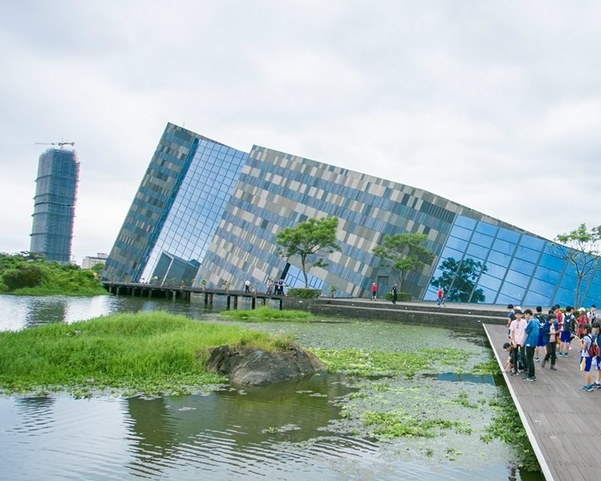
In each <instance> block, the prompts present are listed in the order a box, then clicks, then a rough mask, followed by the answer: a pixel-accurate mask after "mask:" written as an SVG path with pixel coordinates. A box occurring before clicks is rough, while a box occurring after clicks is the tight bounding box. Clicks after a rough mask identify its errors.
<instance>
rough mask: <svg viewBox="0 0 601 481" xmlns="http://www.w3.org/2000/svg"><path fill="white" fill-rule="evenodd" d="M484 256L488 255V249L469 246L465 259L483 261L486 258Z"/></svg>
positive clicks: (474, 245) (473, 245)
mask: <svg viewBox="0 0 601 481" xmlns="http://www.w3.org/2000/svg"><path fill="white" fill-rule="evenodd" d="M486 254H488V249H487V248H486V247H481V246H479V245H476V244H470V246H469V247H468V248H467V253H466V256H467V257H474V258H476V259H477V260H483V259H485V258H486Z"/></svg>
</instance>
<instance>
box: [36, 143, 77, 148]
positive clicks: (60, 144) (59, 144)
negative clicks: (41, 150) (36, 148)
mask: <svg viewBox="0 0 601 481" xmlns="http://www.w3.org/2000/svg"><path fill="white" fill-rule="evenodd" d="M35 145H58V146H59V148H61V149H62V148H63V147H64V146H65V145H70V146H71V147H74V146H75V142H36V143H35Z"/></svg>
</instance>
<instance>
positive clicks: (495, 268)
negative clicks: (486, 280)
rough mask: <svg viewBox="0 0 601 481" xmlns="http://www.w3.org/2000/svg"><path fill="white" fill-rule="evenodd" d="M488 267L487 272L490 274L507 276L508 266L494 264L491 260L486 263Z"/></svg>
mask: <svg viewBox="0 0 601 481" xmlns="http://www.w3.org/2000/svg"><path fill="white" fill-rule="evenodd" d="M486 268H487V271H486V273H487V274H488V275H489V276H493V277H498V278H499V279H502V278H503V277H505V273H506V272H507V267H504V266H500V265H497V264H493V263H491V262H487V263H486Z"/></svg>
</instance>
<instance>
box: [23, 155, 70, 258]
mask: <svg viewBox="0 0 601 481" xmlns="http://www.w3.org/2000/svg"><path fill="white" fill-rule="evenodd" d="M71 145H72V144H71ZM78 180H79V162H78V160H77V156H76V154H75V151H74V150H67V149H63V148H62V145H61V148H58V149H54V148H53V149H48V150H46V152H44V153H43V154H42V155H41V156H40V161H39V164H38V175H37V178H36V192H35V197H34V208H33V226H32V229H31V245H30V248H29V250H30V251H31V252H37V253H40V254H43V255H44V256H45V257H46V259H47V260H49V261H57V262H61V263H67V262H69V261H70V259H71V241H72V238H73V220H74V217H75V201H76V197H77V183H78Z"/></svg>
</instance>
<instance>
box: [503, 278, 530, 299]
mask: <svg viewBox="0 0 601 481" xmlns="http://www.w3.org/2000/svg"><path fill="white" fill-rule="evenodd" d="M524 290H525V289H524V288H523V287H520V286H516V285H515V284H511V283H509V282H505V283H503V286H502V287H501V294H503V295H504V296H507V298H509V299H512V300H515V301H519V302H521V299H522V298H523V297H524Z"/></svg>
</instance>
